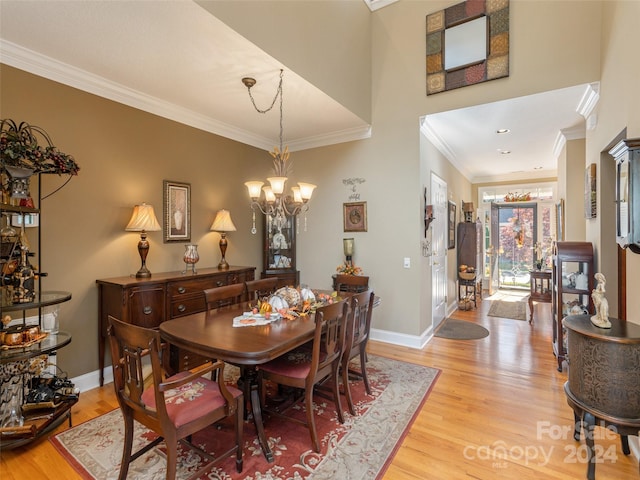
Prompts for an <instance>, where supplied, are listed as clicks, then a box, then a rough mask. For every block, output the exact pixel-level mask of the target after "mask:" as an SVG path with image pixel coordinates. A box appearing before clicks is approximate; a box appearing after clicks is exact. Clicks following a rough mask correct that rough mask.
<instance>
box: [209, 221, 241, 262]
mask: <svg viewBox="0 0 640 480" xmlns="http://www.w3.org/2000/svg"><path fill="white" fill-rule="evenodd" d="M211 230H212V231H214V232H219V233H220V253H221V254H222V259H221V260H220V263H219V264H218V270H229V264H228V263H227V261H226V260H225V258H224V256H225V254H226V253H227V232H235V231H236V226H235V225H234V224H233V220H231V214H230V213H229V211H228V210H224V209H223V210H218V213H216V218H215V220H214V221H213V225H211Z"/></svg>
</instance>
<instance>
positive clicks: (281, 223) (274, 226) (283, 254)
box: [261, 215, 300, 286]
mask: <svg viewBox="0 0 640 480" xmlns="http://www.w3.org/2000/svg"><path fill="white" fill-rule="evenodd" d="M263 242H264V243H263V252H264V255H263V264H262V274H261V276H262V278H266V277H278V278H279V279H280V281H279V284H280V285H282V286H285V285H292V286H298V284H299V283H300V272H299V271H298V270H297V269H296V217H295V216H288V215H287V216H283V215H275V216H274V215H265V220H264V235H263Z"/></svg>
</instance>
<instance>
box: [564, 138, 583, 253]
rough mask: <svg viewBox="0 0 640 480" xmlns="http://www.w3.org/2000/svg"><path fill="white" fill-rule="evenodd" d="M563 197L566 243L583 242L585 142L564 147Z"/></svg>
mask: <svg viewBox="0 0 640 480" xmlns="http://www.w3.org/2000/svg"><path fill="white" fill-rule="evenodd" d="M565 150H566V153H567V154H566V170H565V172H564V173H565V180H566V185H565V195H564V197H563V198H564V199H565V200H564V212H565V213H564V218H565V223H564V226H565V235H564V239H565V240H568V241H576V242H584V241H585V240H586V236H585V235H586V234H585V218H584V175H585V141H584V139H581V140H568V141H567V144H566V145H565Z"/></svg>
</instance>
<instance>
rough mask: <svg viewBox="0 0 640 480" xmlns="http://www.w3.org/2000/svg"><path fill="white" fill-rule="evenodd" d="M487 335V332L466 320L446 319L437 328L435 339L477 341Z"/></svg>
mask: <svg viewBox="0 0 640 480" xmlns="http://www.w3.org/2000/svg"><path fill="white" fill-rule="evenodd" d="M488 335H489V330H487V329H486V328H484V327H483V326H482V325H478V324H477V323H473V322H467V321H466V320H456V319H453V318H447V319H445V321H444V322H442V325H440V327H438V329H437V330H436V333H435V335H434V336H435V337H439V338H448V339H450V340H479V339H481V338H484V337H486V336H488Z"/></svg>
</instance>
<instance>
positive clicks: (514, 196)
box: [504, 192, 531, 202]
mask: <svg viewBox="0 0 640 480" xmlns="http://www.w3.org/2000/svg"><path fill="white" fill-rule="evenodd" d="M529 200H531V192H527V193H512V192H508V193H507V194H506V195H505V196H504V201H505V202H528V201H529Z"/></svg>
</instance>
